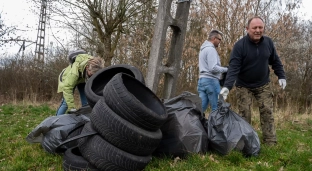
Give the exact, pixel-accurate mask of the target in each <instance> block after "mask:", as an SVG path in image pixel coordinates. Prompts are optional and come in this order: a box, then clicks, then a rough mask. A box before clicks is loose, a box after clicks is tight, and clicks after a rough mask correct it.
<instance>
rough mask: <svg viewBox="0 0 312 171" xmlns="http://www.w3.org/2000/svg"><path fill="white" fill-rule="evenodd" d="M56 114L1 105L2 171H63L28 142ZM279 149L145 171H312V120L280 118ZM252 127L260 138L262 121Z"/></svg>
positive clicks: (210, 156) (155, 165) (199, 158)
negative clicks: (40, 125)
mask: <svg viewBox="0 0 312 171" xmlns="http://www.w3.org/2000/svg"><path fill="white" fill-rule="evenodd" d="M54 113H55V110H52V109H51V108H50V107H49V106H48V105H36V106H33V105H2V106H1V107H0V147H1V150H0V170H1V171H49V170H53V171H61V170H63V169H62V156H59V155H52V154H50V153H48V152H45V151H44V150H43V148H42V147H41V145H40V144H38V143H36V144H30V143H28V142H27V141H26V140H25V138H26V136H27V135H28V133H29V132H31V131H32V130H33V129H34V128H35V127H36V126H37V125H38V124H40V123H41V122H42V121H43V120H44V119H45V118H47V117H49V116H53V115H54ZM276 117H277V118H276V125H277V136H278V144H277V145H276V146H274V147H268V146H264V145H263V146H261V152H260V155H259V156H258V157H251V158H245V157H244V156H243V155H242V154H241V153H240V152H237V151H232V152H231V153H230V154H229V155H226V156H222V155H219V154H216V153H213V152H208V153H207V154H205V155H199V154H193V155H189V156H188V157H187V158H185V159H179V158H175V159H172V158H156V157H153V159H152V161H151V162H150V163H149V164H148V166H147V167H146V168H145V170H146V171H206V170H212V171H236V170H237V171H240V170H258V171H262V170H263V171H267V170H272V171H275V170H276V171H309V170H312V117H311V115H309V114H308V115H299V114H293V116H287V117H286V116H284V115H283V113H280V112H276ZM253 126H254V127H255V129H256V130H257V132H258V134H259V136H260V137H261V131H260V130H259V121H258V120H257V117H255V118H253Z"/></svg>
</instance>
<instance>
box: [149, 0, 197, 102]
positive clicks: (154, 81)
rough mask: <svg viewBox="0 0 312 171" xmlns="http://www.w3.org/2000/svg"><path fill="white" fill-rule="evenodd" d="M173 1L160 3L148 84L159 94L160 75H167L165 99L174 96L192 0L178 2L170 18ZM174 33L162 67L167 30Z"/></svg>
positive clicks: (167, 0) (161, 1)
mask: <svg viewBox="0 0 312 171" xmlns="http://www.w3.org/2000/svg"><path fill="white" fill-rule="evenodd" d="M172 1H173V0H160V1H159V6H158V13H157V18H156V25H155V30H154V36H153V41H152V47H151V53H150V57H149V62H148V71H147V77H146V79H145V80H146V85H147V87H149V88H150V89H151V90H152V91H153V92H155V93H156V92H157V88H158V85H159V81H160V76H161V75H162V74H165V82H164V91H163V98H171V97H172V96H174V95H175V90H176V86H177V79H178V75H179V73H180V62H181V56H182V52H183V45H184V38H185V33H186V26H187V20H188V15H189V9H190V3H191V2H190V1H191V0H178V1H177V2H176V3H177V9H176V14H175V18H173V17H172V16H171V13H170V11H171V6H172ZM168 27H170V28H171V29H172V31H173V34H172V38H171V44H170V48H169V53H168V60H167V63H166V64H162V59H163V57H164V55H165V53H164V52H165V42H166V35H167V29H168Z"/></svg>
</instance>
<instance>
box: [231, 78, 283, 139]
mask: <svg viewBox="0 0 312 171" xmlns="http://www.w3.org/2000/svg"><path fill="white" fill-rule="evenodd" d="M236 95H237V104H238V109H239V114H240V115H241V116H242V117H243V118H244V119H245V120H246V121H247V122H248V123H249V124H251V105H252V96H254V97H255V99H256V101H257V104H258V106H259V112H260V123H261V129H262V136H263V142H264V143H268V144H270V143H274V144H275V143H276V142H277V139H276V131H275V128H274V117H273V94H272V92H271V91H270V85H269V83H268V84H266V85H264V86H262V87H257V88H246V87H237V91H236Z"/></svg>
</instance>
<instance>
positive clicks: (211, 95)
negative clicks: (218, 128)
mask: <svg viewBox="0 0 312 171" xmlns="http://www.w3.org/2000/svg"><path fill="white" fill-rule="evenodd" d="M222 35H223V34H222V32H220V31H219V30H212V31H211V32H210V33H209V35H208V40H205V42H204V43H203V44H202V45H201V47H200V52H199V60H198V65H199V80H198V85H197V91H198V94H199V97H200V98H201V99H202V109H203V112H205V111H206V110H207V108H208V104H209V103H210V107H211V110H212V111H213V110H216V109H217V108H218V96H219V93H220V90H221V88H220V87H221V86H220V82H219V80H220V79H221V76H222V73H225V72H227V70H228V68H227V67H222V66H221V62H220V57H219V55H218V52H217V50H216V48H217V47H218V46H219V44H220V42H221V40H222Z"/></svg>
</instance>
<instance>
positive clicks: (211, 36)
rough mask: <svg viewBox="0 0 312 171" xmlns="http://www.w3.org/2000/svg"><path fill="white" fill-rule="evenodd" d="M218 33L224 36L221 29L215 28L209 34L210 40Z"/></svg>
mask: <svg viewBox="0 0 312 171" xmlns="http://www.w3.org/2000/svg"><path fill="white" fill-rule="evenodd" d="M218 35H221V36H223V33H222V32H221V31H219V30H215V29H214V30H211V32H210V33H209V35H208V40H212V38H214V37H216V36H218Z"/></svg>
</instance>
